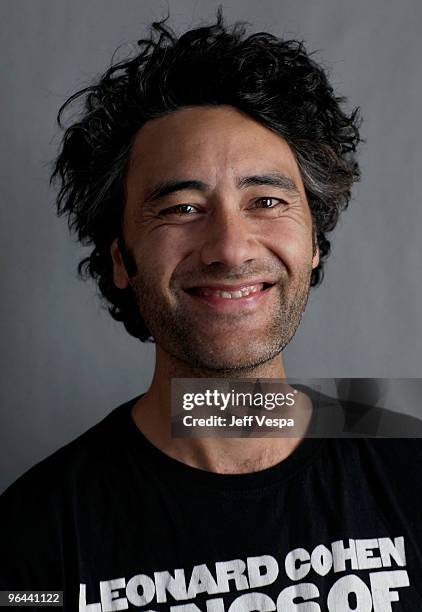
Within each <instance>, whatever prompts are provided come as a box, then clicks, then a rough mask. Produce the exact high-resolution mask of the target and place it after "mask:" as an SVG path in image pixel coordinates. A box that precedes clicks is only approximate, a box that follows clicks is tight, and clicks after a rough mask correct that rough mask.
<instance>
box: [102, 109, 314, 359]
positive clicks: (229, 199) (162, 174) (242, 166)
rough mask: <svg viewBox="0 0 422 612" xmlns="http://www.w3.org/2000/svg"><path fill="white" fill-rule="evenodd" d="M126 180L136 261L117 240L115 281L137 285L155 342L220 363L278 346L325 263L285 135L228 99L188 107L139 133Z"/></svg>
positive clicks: (266, 353) (128, 232) (270, 354)
mask: <svg viewBox="0 0 422 612" xmlns="http://www.w3.org/2000/svg"><path fill="white" fill-rule="evenodd" d="M126 188H127V200H126V207H125V213H124V220H123V233H124V239H125V243H126V247H127V249H128V251H129V252H130V253H131V255H132V257H133V259H134V261H135V263H136V268H137V271H136V273H135V274H134V275H132V276H131V277H128V275H127V272H126V270H125V268H124V266H123V264H122V259H121V257H120V253H119V250H118V246H117V243H116V241H115V242H114V243H113V246H112V255H113V261H114V282H115V284H116V285H117V286H118V287H120V288H125V287H127V285H128V284H130V285H131V286H132V288H133V290H134V291H135V294H136V296H137V301H138V305H139V309H140V312H141V314H142V316H143V318H144V320H145V323H146V325H147V326H148V328H149V330H150V332H151V333H152V335H153V336H154V338H155V341H156V342H157V344H158V345H159V346H160V347H161V348H162V349H163V350H164V351H166V352H167V353H168V354H170V355H172V356H174V357H176V358H178V359H180V360H182V361H184V362H186V363H188V364H190V365H191V366H193V367H200V368H206V369H211V370H233V369H242V368H250V367H253V366H255V365H258V364H262V363H265V362H266V361H268V360H270V359H272V358H274V357H275V356H276V355H277V354H278V353H280V351H281V350H282V349H283V348H284V347H285V346H286V344H287V343H288V342H289V341H290V339H291V338H292V336H293V334H294V333H295V331H296V328H297V326H298V325H299V322H300V319H301V316H302V313H303V310H304V307H305V304H306V301H307V297H308V293H309V287H310V277H311V271H312V268H313V267H315V266H317V265H318V253H314V252H313V241H312V220H311V214H310V210H309V207H308V204H307V200H306V196H305V192H304V188H303V183H302V180H301V177H300V173H299V169H298V166H297V163H296V160H295V156H294V154H293V153H292V150H291V149H290V147H289V146H288V144H287V143H286V142H285V141H284V140H283V139H282V138H281V137H280V136H279V135H277V134H275V133H273V132H272V131H271V130H269V129H267V128H266V127H264V126H262V125H261V124H260V123H258V122H256V121H254V120H253V119H252V118H250V117H248V116H247V115H245V114H243V113H241V112H240V111H237V110H236V109H234V108H232V107H230V106H219V107H191V108H185V109H182V110H179V111H176V112H173V113H171V114H169V115H166V116H164V117H161V118H159V119H154V120H152V121H149V122H148V123H146V124H145V125H144V126H143V127H142V129H141V130H140V131H139V133H138V134H137V136H136V138H135V141H134V145H133V149H132V155H131V161H130V165H129V169H128V174H127V184H126ZM221 291H223V293H222V292H221Z"/></svg>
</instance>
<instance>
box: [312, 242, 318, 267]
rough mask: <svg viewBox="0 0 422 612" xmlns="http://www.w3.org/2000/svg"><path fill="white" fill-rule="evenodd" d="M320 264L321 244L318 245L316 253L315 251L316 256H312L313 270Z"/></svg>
mask: <svg viewBox="0 0 422 612" xmlns="http://www.w3.org/2000/svg"><path fill="white" fill-rule="evenodd" d="M318 264H319V246H318V245H316V248H315V253H314V256H313V258H312V270H313V269H314V268H316V267H317V266H318Z"/></svg>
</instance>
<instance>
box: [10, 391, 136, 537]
mask: <svg viewBox="0 0 422 612" xmlns="http://www.w3.org/2000/svg"><path fill="white" fill-rule="evenodd" d="M133 401H134V400H130V401H129V402H126V403H125V404H122V405H120V406H118V407H117V408H115V409H114V410H112V411H111V412H110V413H109V414H108V415H107V416H106V417H105V418H103V419H102V420H101V421H100V422H99V423H97V424H96V425H94V426H93V427H91V428H90V429H88V430H87V431H86V432H84V433H83V434H82V435H80V436H78V437H77V438H76V439H74V440H72V441H71V442H69V443H68V444H66V445H65V446H63V447H61V448H60V449H58V450H57V451H55V452H54V453H52V454H51V455H49V456H48V457H47V458H45V459H43V460H42V461H40V462H39V463H37V464H36V465H34V466H33V467H32V468H30V469H29V470H28V471H27V472H25V473H24V474H23V475H22V476H20V477H19V478H18V479H17V480H16V481H15V482H14V483H13V484H11V485H10V486H9V487H8V488H7V489H6V490H5V491H4V492H3V493H2V494H1V495H0V518H1V519H2V521H6V518H10V519H11V520H13V519H14V517H16V516H24V515H26V514H32V515H33V514H34V512H33V511H34V510H38V511H39V512H38V518H39V519H41V518H42V516H43V513H45V512H47V511H48V510H51V509H52V506H54V505H57V504H58V503H61V504H64V503H65V502H66V501H69V500H70V499H71V497H72V493H73V492H74V491H75V488H76V487H78V489H79V493H81V489H82V492H83V488H84V487H89V486H90V483H91V485H92V482H93V479H95V480H98V479H101V475H102V474H104V473H106V471H107V470H109V468H110V465H113V462H114V458H115V457H116V456H118V455H119V446H120V445H124V439H123V438H124V423H125V418H127V416H128V414H129V411H130V406H131V405H132V403H133ZM30 508H31V509H32V512H29V509H30ZM50 514H51V513H50ZM2 524H3V525H4V524H5V523H4V522H3V523H0V528H2V527H1V525H2Z"/></svg>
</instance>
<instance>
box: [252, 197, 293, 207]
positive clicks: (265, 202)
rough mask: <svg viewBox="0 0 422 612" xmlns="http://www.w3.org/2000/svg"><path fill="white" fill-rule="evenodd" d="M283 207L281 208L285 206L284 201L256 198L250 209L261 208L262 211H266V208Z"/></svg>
mask: <svg viewBox="0 0 422 612" xmlns="http://www.w3.org/2000/svg"><path fill="white" fill-rule="evenodd" d="M280 204H281V205H283V206H287V202H285V201H284V200H281V199H280V198H268V197H265V198H257V199H256V200H255V201H254V205H253V206H252V208H263V209H267V208H275V207H276V206H278V205H280Z"/></svg>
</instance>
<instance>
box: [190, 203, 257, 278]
mask: <svg viewBox="0 0 422 612" xmlns="http://www.w3.org/2000/svg"><path fill="white" fill-rule="evenodd" d="M205 231H206V234H207V235H206V239H205V241H204V243H203V245H202V249H201V260H202V262H203V263H204V264H206V265H210V264H215V263H220V264H224V265H226V266H228V267H230V268H237V267H240V266H242V264H244V263H246V262H247V261H252V260H253V259H254V258H255V253H254V248H255V247H254V244H256V243H255V240H254V239H253V237H252V227H251V225H250V221H248V219H245V218H244V217H243V216H242V213H241V211H239V210H234V209H230V208H229V207H228V206H224V205H221V206H220V205H217V206H216V207H215V209H214V210H213V212H212V214H211V215H210V217H209V220H208V223H207V227H206V230H205Z"/></svg>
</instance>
